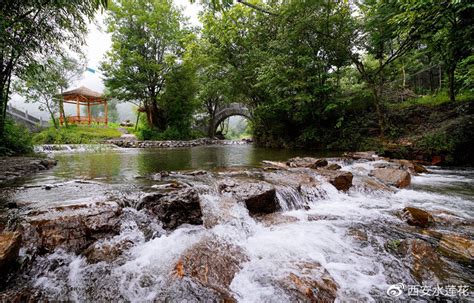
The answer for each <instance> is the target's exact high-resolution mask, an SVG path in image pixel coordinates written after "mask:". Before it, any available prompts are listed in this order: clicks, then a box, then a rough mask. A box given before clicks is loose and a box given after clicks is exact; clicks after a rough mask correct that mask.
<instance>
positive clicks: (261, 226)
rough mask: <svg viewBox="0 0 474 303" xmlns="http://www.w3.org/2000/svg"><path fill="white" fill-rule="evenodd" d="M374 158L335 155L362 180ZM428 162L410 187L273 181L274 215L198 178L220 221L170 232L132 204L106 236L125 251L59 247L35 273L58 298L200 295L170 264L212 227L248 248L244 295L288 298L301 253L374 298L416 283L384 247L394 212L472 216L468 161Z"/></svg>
mask: <svg viewBox="0 0 474 303" xmlns="http://www.w3.org/2000/svg"><path fill="white" fill-rule="evenodd" d="M376 163H377V161H375V162H363V163H357V162H356V163H354V164H350V165H347V164H345V163H343V162H340V163H339V164H341V165H343V168H342V169H343V170H347V171H351V172H352V173H353V174H354V183H355V184H357V182H356V181H357V180H358V178H363V177H364V176H367V175H368V173H369V172H370V170H371V169H372V168H373V165H374V164H376ZM431 170H432V173H430V174H422V175H419V176H414V177H412V186H411V187H410V188H408V189H401V190H397V191H395V192H393V193H391V192H381V191H373V192H367V191H366V190H364V189H363V188H361V187H357V186H354V187H353V188H351V189H350V190H349V192H347V193H344V192H340V191H337V190H336V189H335V188H334V187H333V186H332V185H331V184H329V183H327V182H325V181H322V179H321V178H320V177H318V176H317V175H315V176H314V177H315V178H317V179H319V180H320V182H321V183H322V184H321V186H320V187H318V188H317V189H314V192H311V191H310V190H308V191H307V192H305V195H301V194H300V193H298V192H297V191H295V190H293V189H292V188H289V187H277V189H278V190H277V197H278V199H279V203H280V205H281V207H282V209H283V211H282V212H281V213H280V215H281V217H283V219H282V218H280V219H281V220H280V223H275V224H268V223H266V222H265V221H261V220H256V219H255V218H252V217H251V216H250V215H249V213H248V210H247V209H246V208H245V206H244V205H243V204H240V203H228V202H226V201H224V200H223V198H222V196H220V195H218V194H217V192H216V189H215V185H214V184H206V183H205V182H203V183H202V184H197V185H196V186H200V187H202V190H201V191H200V192H201V193H200V198H201V207H202V208H203V213H204V215H206V214H212V215H213V216H215V217H217V219H218V224H217V225H215V226H213V227H211V228H205V227H203V226H191V225H184V226H181V227H179V228H178V229H177V230H174V231H172V232H169V233H166V232H164V230H163V229H162V228H161V227H160V223H159V222H157V221H149V218H145V214H144V213H143V211H137V210H135V209H132V208H126V209H124V214H125V216H124V218H125V219H124V220H122V222H121V232H120V234H119V235H117V236H115V237H113V238H112V239H108V240H103V241H104V244H114V243H115V244H116V243H123V242H126V241H128V243H132V244H131V245H130V246H129V247H127V248H124V253H123V254H122V256H121V257H120V258H119V259H117V260H115V261H113V262H110V263H107V262H99V263H96V264H89V263H88V262H87V260H86V259H85V258H84V257H83V256H78V255H75V254H72V253H66V252H64V251H62V250H57V251H56V252H55V253H53V254H50V255H46V256H43V257H40V258H39V259H38V260H37V261H36V264H37V270H36V271H35V275H34V276H32V277H31V279H32V280H33V281H34V286H35V287H37V288H39V289H41V290H42V291H44V292H45V293H46V294H47V296H48V297H49V298H51V299H52V300H72V301H78V302H81V301H108V300H111V299H113V300H116V301H131V302H151V301H166V300H168V301H172V302H181V301H183V300H185V299H186V300H189V301H190V302H195V301H199V299H202V298H203V297H204V298H205V295H202V293H200V292H199V290H197V289H193V287H194V286H193V285H187V286H183V285H177V284H176V283H177V282H176V281H175V280H176V279H175V278H173V270H174V266H175V264H176V263H177V262H178V260H179V258H180V256H181V255H182V254H183V252H185V251H186V250H187V249H188V248H190V247H192V246H193V245H194V244H195V243H197V242H199V241H200V240H201V239H203V238H205V237H210V236H212V237H216V238H218V239H224V240H226V241H228V242H230V243H232V244H234V245H236V246H237V247H239V248H240V249H241V250H242V251H243V252H244V253H245V255H247V256H248V260H246V261H245V262H243V263H242V265H241V267H242V268H241V270H240V271H238V272H237V273H236V275H235V277H234V278H233V280H232V282H231V284H230V287H229V288H230V291H231V292H232V295H233V296H234V297H235V298H236V299H237V300H238V301H239V302H292V301H293V300H292V298H291V297H289V296H288V294H287V293H285V292H284V291H283V290H282V289H281V288H280V287H278V285H276V284H275V283H274V281H277V280H280V279H284V278H285V277H286V276H288V274H290V273H292V272H296V271H297V266H296V265H295V264H298V263H301V262H308V263H319V264H320V265H321V266H322V267H323V268H325V269H326V270H327V271H328V272H329V274H330V276H331V277H332V278H333V279H334V280H335V282H336V283H337V284H338V285H339V288H338V290H337V299H336V300H337V301H338V302H378V301H381V300H382V299H386V298H387V297H386V290H387V288H388V287H389V286H390V285H392V284H395V283H400V282H402V283H405V284H417V282H416V281H415V280H414V278H413V277H412V275H411V274H410V269H409V268H408V267H407V266H404V265H403V264H402V263H400V261H399V259H397V258H396V257H395V256H393V255H392V254H390V253H389V252H387V250H385V249H384V244H385V243H386V242H387V241H390V240H393V239H399V238H400V230H398V229H397V228H396V227H397V226H403V224H405V223H404V222H403V221H402V220H401V219H400V218H399V217H398V216H397V215H396V213H397V212H399V211H400V210H401V209H403V208H404V207H406V206H413V207H419V208H422V209H425V210H427V211H444V212H447V213H449V214H452V215H455V216H458V217H460V218H463V219H466V220H473V218H474V199H473V197H472V182H473V179H474V174H473V172H472V170H441V169H435V168H431ZM466 188H467V189H468V190H467V191H466ZM306 205H308V206H309V209H307V207H306V208H305V206H306ZM287 217H290V218H289V219H288V218H287ZM127 218H128V219H127ZM285 218H286V219H288V220H285ZM147 220H148V221H147ZM140 222H146V223H145V224H146V225H147V226H146V228H147V230H151V233H152V234H153V236H151V237H150V236H149V235H146V234H145V233H144V230H143V228H142V226H140ZM354 228H355V229H358V230H362V231H363V232H366V233H367V240H366V241H358V240H357V239H355V238H354V236H353V235H352V234H351V231H352V230H353V229H354ZM471 278H472V277H471ZM461 282H463V283H466V280H462V279H461ZM468 282H469V281H468ZM470 282H471V283H472V280H471V281H470ZM204 301H205V299H204Z"/></svg>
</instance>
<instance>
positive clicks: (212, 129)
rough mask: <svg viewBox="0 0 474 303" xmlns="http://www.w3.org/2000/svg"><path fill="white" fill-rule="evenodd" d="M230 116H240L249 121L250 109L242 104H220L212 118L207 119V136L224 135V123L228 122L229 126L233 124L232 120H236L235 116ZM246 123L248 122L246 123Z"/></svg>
mask: <svg viewBox="0 0 474 303" xmlns="http://www.w3.org/2000/svg"><path fill="white" fill-rule="evenodd" d="M232 117H241V119H246V120H248V121H251V114H250V111H249V110H248V108H247V107H246V106H245V105H244V104H241V103H230V104H226V105H224V106H221V107H220V108H219V109H218V110H217V112H216V114H215V115H214V117H213V119H211V120H210V121H209V125H208V136H209V137H211V138H213V137H216V135H218V137H219V136H220V137H221V138H222V137H225V130H226V125H227V124H229V123H230V125H231V126H232V125H233V124H235V123H234V122H235V121H236V120H235V119H236V118H232ZM246 125H250V124H248V123H247V124H246Z"/></svg>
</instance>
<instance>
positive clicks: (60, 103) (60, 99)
mask: <svg viewBox="0 0 474 303" xmlns="http://www.w3.org/2000/svg"><path fill="white" fill-rule="evenodd" d="M59 112H60V116H61V115H62V117H63V121H64V125H65V126H66V128H68V127H69V124H68V121H67V118H66V112H65V111H64V99H63V89H62V88H61V97H59Z"/></svg>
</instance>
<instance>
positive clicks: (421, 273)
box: [397, 239, 446, 283]
mask: <svg viewBox="0 0 474 303" xmlns="http://www.w3.org/2000/svg"><path fill="white" fill-rule="evenodd" d="M397 252H398V253H399V254H401V255H402V256H404V257H405V258H406V260H405V261H404V262H406V263H408V264H409V266H410V271H411V273H412V275H413V276H414V277H415V279H416V280H417V281H418V282H420V283H422V282H423V281H429V282H433V281H437V282H440V281H443V280H444V278H445V276H446V273H445V270H444V268H445V267H446V266H445V264H444V262H443V261H442V260H441V259H440V257H439V256H438V254H437V253H436V251H435V250H434V248H433V247H432V246H431V245H430V244H429V243H427V242H425V241H423V240H420V239H405V240H403V241H401V242H400V245H399V246H398V249H397Z"/></svg>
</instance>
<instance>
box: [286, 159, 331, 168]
mask: <svg viewBox="0 0 474 303" xmlns="http://www.w3.org/2000/svg"><path fill="white" fill-rule="evenodd" d="M286 165H288V166H289V167H306V168H318V167H324V166H326V165H328V161H327V160H326V159H316V158H311V157H304V158H300V157H296V158H291V159H289V160H288V161H287V162H286Z"/></svg>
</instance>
